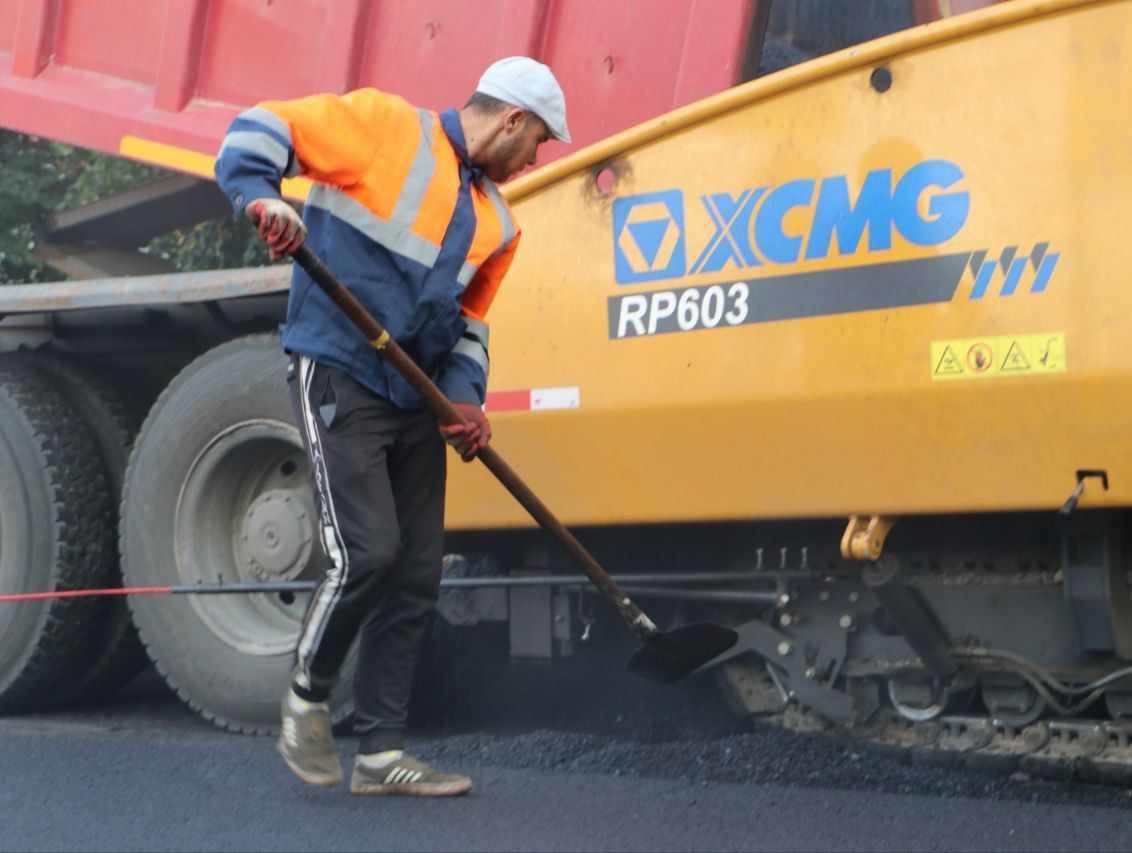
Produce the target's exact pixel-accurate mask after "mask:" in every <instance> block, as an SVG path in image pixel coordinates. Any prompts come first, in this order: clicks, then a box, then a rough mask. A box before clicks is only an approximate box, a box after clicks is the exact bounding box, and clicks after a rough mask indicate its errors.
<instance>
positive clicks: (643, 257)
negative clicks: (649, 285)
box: [613, 190, 686, 284]
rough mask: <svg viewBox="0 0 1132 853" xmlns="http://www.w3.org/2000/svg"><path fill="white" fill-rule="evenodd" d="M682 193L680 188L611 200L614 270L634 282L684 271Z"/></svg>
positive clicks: (623, 281) (626, 281)
mask: <svg viewBox="0 0 1132 853" xmlns="http://www.w3.org/2000/svg"><path fill="white" fill-rule="evenodd" d="M684 256H685V252H684V194H683V193H682V192H681V191H680V190H664V191H662V192H656V193H645V194H643V195H634V196H626V197H625V198H618V199H614V200H613V257H614V274H615V276H616V278H617V283H618V284H636V283H638V282H641V281H655V280H656V279H661V278H678V277H680V276H683V275H684V274H685V264H686V261H685V257H684Z"/></svg>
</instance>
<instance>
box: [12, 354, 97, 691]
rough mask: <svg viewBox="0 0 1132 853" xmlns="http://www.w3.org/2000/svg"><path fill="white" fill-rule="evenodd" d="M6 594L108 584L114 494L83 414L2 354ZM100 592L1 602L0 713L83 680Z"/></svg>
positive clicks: (95, 627) (22, 366) (68, 688)
mask: <svg viewBox="0 0 1132 853" xmlns="http://www.w3.org/2000/svg"><path fill="white" fill-rule="evenodd" d="M0 472H3V476H0V593H27V592H53V591H60V590H68V589H83V588H92V587H101V586H103V585H105V583H106V567H107V565H108V560H107V556H106V555H107V553H108V552H109V551H112V550H113V547H114V539H113V528H112V527H111V524H110V500H109V497H108V491H107V486H106V477H105V474H104V473H103V471H102V466H101V464H100V462H99V458H98V449H97V447H96V445H95V442H94V439H93V438H92V436H91V435H90V431H89V429H88V428H87V426H86V424H85V423H83V420H82V418H81V417H80V416H79V415H78V413H77V412H75V410H74V409H73V408H72V407H71V406H69V405H68V404H67V402H66V400H65V399H64V398H63V397H62V395H60V394H59V393H58V392H57V391H55V390H54V389H53V388H52V387H51V385H50V384H49V383H48V382H47V381H46V380H45V379H44V378H43V377H42V376H41V375H40V374H39V373H37V372H36V371H34V370H32V369H31V368H30V367H29V366H28V365H26V364H21V363H17V362H15V361H14V360H7V359H5V360H2V361H0ZM100 612H101V607H100V602H99V601H98V600H97V599H95V598H72V599H46V600H40V601H28V602H16V603H5V604H0V712H3V713H18V712H27V711H34V710H40V709H43V708H46V707H50V706H51V705H54V704H57V703H58V701H59V699H60V697H62V696H64V695H65V694H66V693H67V692H69V690H70V689H71V688H72V686H73V684H74V683H75V681H76V679H78V678H79V677H81V675H82V671H83V667H84V666H85V663H86V660H87V655H86V649H87V648H88V647H89V645H90V643H91V640H92V638H93V637H94V636H95V635H96V633H97V627H98V624H97V620H98V617H99V615H100Z"/></svg>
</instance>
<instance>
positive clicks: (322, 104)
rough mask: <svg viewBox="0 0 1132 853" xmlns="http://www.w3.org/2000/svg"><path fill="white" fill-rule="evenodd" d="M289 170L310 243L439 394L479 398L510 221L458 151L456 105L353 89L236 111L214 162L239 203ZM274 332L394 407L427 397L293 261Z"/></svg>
mask: <svg viewBox="0 0 1132 853" xmlns="http://www.w3.org/2000/svg"><path fill="white" fill-rule="evenodd" d="M295 175H302V176H304V177H306V178H309V179H311V180H312V181H314V182H315V183H314V188H313V189H312V190H311V192H310V195H309V196H308V198H307V200H306V203H305V206H304V211H303V221H304V223H305V224H306V226H307V229H308V237H307V245H308V246H309V247H310V248H311V250H312V251H313V252H315V253H316V254H318V255H319V256H321V257H322V258H323V260H324V261H325V262H326V264H327V265H328V266H329V267H330V269H331V270H332V271H333V272H334V274H335V275H336V276H337V277H338V278H339V279H340V280H341V281H342V283H343V284H345V286H346V287H347V288H348V289H349V290H350V291H351V292H352V293H353V294H354V296H356V297H357V298H358V299H359V300H360V301H361V303H362V304H363V305H364V306H365V307H366V309H367V310H369V311H370V312H371V313H372V314H373V315H374V317H376V318H377V320H378V322H380V323H381V324H382V325H383V326H384V327H385V328H386V329H388V331H389V333H390V334H391V335H392V336H393V337H394V339H395V340H396V341H397V342H398V343H399V344H400V345H401V346H402V347H403V348H404V349H405V351H406V352H407V353H408V354H409V355H410V356H411V357H412V358H413V360H414V361H416V362H417V364H418V365H420V367H421V368H422V369H423V370H424V371H425V372H426V373H428V374H429V375H430V376H431V377H432V378H433V380H434V381H436V382H437V384H438V385H440V388H441V390H442V391H444V392H445V394H447V395H448V397H449V398H450V399H452V400H453V401H456V402H466V403H478V404H481V405H482V403H483V401H484V396H485V393H486V388H487V373H488V354H487V353H488V349H487V347H488V326H487V322H486V315H487V311H488V308H489V307H490V306H491V302H492V300H493V298H494V297H495V292H496V290H498V288H499V284H500V282H501V281H502V279H503V275H504V274H505V273H506V272H507V269H508V267H509V266H510V265H511V259H512V258H513V257H514V254H515V249H516V246H517V245H518V241H519V229H518V227H517V226H516V224H515V220H514V218H513V217H512V214H511V210H510V208H509V207H508V205H507V202H506V201H505V200H504V199H503V197H502V195H501V194H500V193H499V190H498V189H497V188H496V186H495V185H494V184H493V183H492V182H491V181H490V180H488V179H487V178H486V177H484V176H483V175H482V174H481V173H480V172H479V171H478V170H477V169H476V168H475V167H474V166H473V165H472V164H470V163H468V161H467V149H466V144H465V141H464V138H463V132H462V130H461V128H460V122H459V116H458V114H457V112H456V111H455V110H448V111H446V112H444V113H440V114H437V113H434V112H431V111H429V110H421V109H416V108H414V107H412V106H411V105H410V104H409V103H407V102H406V101H405V100H404V99H402V98H399V97H397V96H395V95H390V94H387V93H384V92H379V91H377V90H376V89H361V90H358V91H356V92H350V93H349V94H346V95H341V96H339V95H312V96H310V97H307V98H300V99H298V100H293V101H265V102H263V103H260V104H258V105H257V106H256V107H254V108H252V109H249V110H246V111H244V112H243V113H241V114H240V115H239V116H237V117H236V119H235V120H234V121H233V122H232V126H231V127H230V128H229V130H228V133H227V135H226V136H225V137H224V142H223V144H222V146H221V149H220V155H219V156H218V158H217V160H216V178H217V182H218V183H219V185H220V187H221V189H223V190H224V192H225V193H226V194H227V195H228V197H229V199H230V200H231V202H232V205H233V206H234V207H235V208H236V210H237V211H241V210H243V209H244V208H245V207H246V206H247V205H248V204H249V203H250V202H252V201H255V200H256V199H261V198H279V197H280V192H279V188H280V182H281V180H282V178H284V177H293V176H295ZM282 342H283V346H284V348H285V349H287V350H288V351H290V352H297V353H301V354H303V355H307V356H310V357H311V358H313V359H315V360H316V361H320V362H323V363H325V364H329V365H331V366H334V367H337V368H340V369H342V370H345V371H347V372H349V373H350V374H351V375H352V376H353V377H354V378H355V379H357V380H358V381H359V382H361V383H362V384H363V385H365V386H366V387H368V388H370V389H371V390H372V391H374V392H375V393H376V394H378V395H379V396H382V397H384V398H386V399H388V400H390V401H391V402H393V403H394V404H395V405H398V406H400V407H403V408H421V407H423V406H424V402H423V400H421V398H420V397H419V395H417V393H416V392H415V391H414V390H413V389H412V388H410V387H409V385H408V384H407V383H406V382H405V381H404V380H403V379H402V378H401V377H400V376H399V375H398V374H397V373H396V371H394V370H393V369H392V368H387V367H386V366H385V364H384V363H383V362H382V360H381V359H380V358H379V357H378V356H377V354H376V353H375V352H374V350H373V348H372V347H371V346H370V344H369V342H368V341H366V340H365V338H364V336H363V335H361V334H360V333H359V332H358V331H357V330H356V329H355V328H354V326H353V325H352V324H351V323H350V321H349V320H347V319H346V318H345V316H344V315H343V314H342V312H341V311H340V310H339V309H338V308H337V306H335V305H334V304H333V303H332V302H331V301H330V300H329V299H328V298H327V297H326V295H325V294H323V292H322V291H321V290H320V289H319V288H318V286H317V285H315V284H314V283H313V282H312V281H311V280H310V278H309V277H308V276H307V275H306V273H305V272H303V270H302V269H301V268H300V267H298V266H296V267H295V270H294V273H293V277H292V282H291V297H290V302H289V304H288V308H287V322H286V323H285V324H284V326H283V327H282Z"/></svg>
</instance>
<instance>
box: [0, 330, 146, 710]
mask: <svg viewBox="0 0 1132 853" xmlns="http://www.w3.org/2000/svg"><path fill="white" fill-rule="evenodd" d="M8 358H10V359H15V360H20V361H23V362H25V363H28V364H30V365H31V366H32V367H33V368H34V369H35V370H37V371H39V372H40V373H42V374H43V375H44V376H46V377H47V379H48V381H49V382H50V383H51V384H52V386H53V387H54V388H55V390H57V391H58V392H59V393H60V394H62V395H63V397H64V398H65V399H66V400H67V402H68V403H69V404H70V405H71V407H72V408H74V409H75V410H76V411H77V412H78V414H79V415H80V416H81V417H82V418H83V420H84V421H85V422H86V424H87V426H88V427H89V428H90V431H91V434H92V435H93V437H94V440H95V442H96V443H97V445H98V450H99V455H100V457H101V459H102V465H103V472H104V474H105V475H106V483H107V488H108V495H109V500H110V512H111V521H110V524H111V530H117V527H118V525H117V522H118V504H119V502H120V500H121V498H122V480H123V478H124V477H125V473H126V460H127V459H128V458H129V454H130V445H131V444H133V441H134V436H135V435H136V434H137V431H138V427H139V426H141V422H142V419H143V418H144V417H145V409H146V401H145V400H144V399H143V398H142V396H141V395H139V394H138V393H136V392H135V391H133V390H132V389H131V388H130V386H128V385H126V383H124V382H122V381H120V380H118V379H117V378H116V377H114V376H113V375H112V374H110V373H109V372H108V371H106V370H103V369H100V368H98V367H95V366H93V365H91V364H89V363H87V362H83V361H79V360H78V359H76V358H73V357H68V356H64V355H58V354H53V353H48V352H44V351H38V352H33V353H27V354H24V353H17V354H14V355H12V356H9V357H8ZM105 559H106V568H105V571H104V572H103V574H105V576H106V582H107V585H108V586H121V584H122V570H121V567H120V565H119V561H118V549H117V547H113V548H109V549H107V551H106V555H105ZM98 606H99V610H100V614H99V616H98V617H97V624H98V634H97V636H96V637H95V638H93V639H92V641H91V643H90V646H89V656H88V659H87V663H86V668H85V672H84V674H83V675H82V676H80V677H79V679H78V680H77V681H76V682H75V684H74V689H73V691H70V693H69V695H68V696H66V697H64V698H66V699H71V700H79V701H82V700H91V699H98V698H101V697H103V696H107V695H109V694H111V693H113V692H114V691H115V690H117V689H118V688H120V687H124V686H125V685H126V684H127V683H128V682H129V681H130V680H132V679H133V678H134V676H136V675H137V674H138V673H139V672H141V671H142V670H143V669H145V667H146V665H147V664H148V663H149V658H148V657H147V656H146V653H145V649H144V648H143V647H142V644H141V639H140V638H139V637H138V632H137V629H136V628H135V627H134V624H133V620H132V619H131V617H130V608H129V606H128V604H127V603H126V599H125V598H124V597H113V598H110V597H108V598H103V599H100V600H99V602H98Z"/></svg>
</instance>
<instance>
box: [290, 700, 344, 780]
mask: <svg viewBox="0 0 1132 853" xmlns="http://www.w3.org/2000/svg"><path fill="white" fill-rule="evenodd" d="M275 745H276V748H277V749H278V750H279V754H280V755H282V756H283V760H284V761H286V762H287V766H288V767H290V768H291V770H292V772H294V774H295V775H296V776H298V777H299V778H300V779H302V780H303V781H304V782H306V783H307V784H308V785H337V784H338V783H339V782H341V781H342V765H341V763H339V761H338V753H337V751H336V750H335V749H334V736H333V735H332V734H331V733H330V706H329V705H327V704H326V703H325V702H308V701H307V700H305V699H300V698H299V697H298V696H296V695H295V692H294V691H293V690H288V691H287V695H286V696H284V697H283V729H282V731H281V732H280V733H279V740H278V741H276V744H275Z"/></svg>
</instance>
